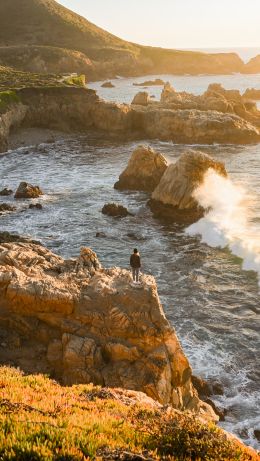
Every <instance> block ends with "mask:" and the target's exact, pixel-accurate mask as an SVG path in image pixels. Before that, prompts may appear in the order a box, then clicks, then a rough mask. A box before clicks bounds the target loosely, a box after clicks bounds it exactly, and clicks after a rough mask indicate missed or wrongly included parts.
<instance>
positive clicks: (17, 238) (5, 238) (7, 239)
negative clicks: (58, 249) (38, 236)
mask: <svg viewBox="0 0 260 461" xmlns="http://www.w3.org/2000/svg"><path fill="white" fill-rule="evenodd" d="M14 242H21V243H33V244H35V245H41V242H38V241H37V240H32V239H30V238H27V237H22V236H21V235H18V234H10V232H6V231H5V232H0V244H1V243H14Z"/></svg>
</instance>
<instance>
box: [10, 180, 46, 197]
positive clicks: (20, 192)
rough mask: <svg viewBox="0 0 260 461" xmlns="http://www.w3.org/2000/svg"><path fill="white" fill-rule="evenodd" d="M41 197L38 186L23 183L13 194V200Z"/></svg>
mask: <svg viewBox="0 0 260 461" xmlns="http://www.w3.org/2000/svg"><path fill="white" fill-rule="evenodd" d="M41 195H43V192H42V190H41V189H40V187H39V186H33V185H32V184H29V183H27V182H25V181H23V182H21V183H20V184H19V186H18V188H17V191H16V192H15V196H14V197H15V198H17V199H18V198H38V197H40V196H41Z"/></svg>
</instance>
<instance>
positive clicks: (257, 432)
mask: <svg viewBox="0 0 260 461" xmlns="http://www.w3.org/2000/svg"><path fill="white" fill-rule="evenodd" d="M254 436H255V438H256V439H257V440H258V442H260V429H254Z"/></svg>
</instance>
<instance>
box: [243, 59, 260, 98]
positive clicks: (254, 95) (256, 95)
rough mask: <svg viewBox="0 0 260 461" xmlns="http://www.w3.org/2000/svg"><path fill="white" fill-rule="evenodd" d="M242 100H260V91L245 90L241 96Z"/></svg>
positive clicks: (254, 89) (253, 89)
mask: <svg viewBox="0 0 260 461" xmlns="http://www.w3.org/2000/svg"><path fill="white" fill-rule="evenodd" d="M259 68H260V66H259ZM243 98H245V99H246V98H248V99H255V100H258V99H260V90H257V89H256V88H247V89H246V91H245V92H244V94H243Z"/></svg>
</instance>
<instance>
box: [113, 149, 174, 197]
mask: <svg viewBox="0 0 260 461" xmlns="http://www.w3.org/2000/svg"><path fill="white" fill-rule="evenodd" d="M167 166H168V163H167V160H166V158H165V157H164V156H163V155H162V154H160V153H159V152H155V151H154V150H153V149H152V148H151V147H148V146H139V147H137V149H135V150H134V152H133V153H132V155H131V158H130V160H129V162H128V165H127V167H126V169H125V170H124V171H123V173H121V174H120V176H119V180H118V181H117V182H116V183H115V185H114V187H115V189H119V190H142V191H147V192H152V191H153V190H154V189H155V188H156V186H157V185H158V184H159V182H160V179H161V177H162V176H163V174H164V172H165V170H166V168H167Z"/></svg>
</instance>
